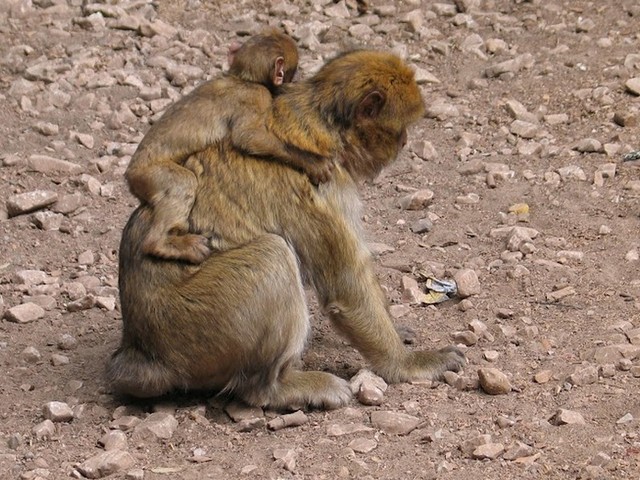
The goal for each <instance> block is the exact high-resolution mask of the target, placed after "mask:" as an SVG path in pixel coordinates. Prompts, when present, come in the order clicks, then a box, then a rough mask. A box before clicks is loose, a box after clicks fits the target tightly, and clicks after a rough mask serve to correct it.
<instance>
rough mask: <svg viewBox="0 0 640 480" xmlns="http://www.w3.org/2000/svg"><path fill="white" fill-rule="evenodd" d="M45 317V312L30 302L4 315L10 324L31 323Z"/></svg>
mask: <svg viewBox="0 0 640 480" xmlns="http://www.w3.org/2000/svg"><path fill="white" fill-rule="evenodd" d="M44 315H45V311H44V309H43V308H42V307H41V306H40V305H36V304H35V303H31V302H28V303H23V304H22V305H17V306H15V307H12V308H10V309H8V310H7V311H6V312H5V313H4V318H6V319H7V320H8V321H9V322H14V323H29V322H34V321H36V320H38V319H40V318H42V317H44Z"/></svg>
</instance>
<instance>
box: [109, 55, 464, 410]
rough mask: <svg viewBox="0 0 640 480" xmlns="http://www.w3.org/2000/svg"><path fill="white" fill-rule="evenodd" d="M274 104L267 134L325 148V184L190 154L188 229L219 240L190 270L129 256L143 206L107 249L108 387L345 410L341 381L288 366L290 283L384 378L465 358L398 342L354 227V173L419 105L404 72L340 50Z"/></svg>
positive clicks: (385, 154)
mask: <svg viewBox="0 0 640 480" xmlns="http://www.w3.org/2000/svg"><path fill="white" fill-rule="evenodd" d="M275 107H276V115H274V118H276V119H277V123H276V124H274V125H272V128H273V130H274V131H275V132H276V133H277V135H279V136H280V137H281V138H282V139H283V140H284V141H286V142H289V143H291V144H293V145H294V146H298V147H300V148H302V149H304V150H308V151H315V152H316V153H318V154H319V155H321V156H325V154H326V153H327V152H338V154H337V156H336V163H337V165H336V170H335V174H334V178H333V180H332V181H330V182H328V183H327V184H323V185H321V186H320V187H314V186H313V185H312V184H311V183H310V182H309V180H308V179H307V177H305V176H304V175H302V174H300V173H298V172H296V171H294V170H292V169H289V168H287V167H285V166H282V165H278V164H275V163H269V162H261V161H259V160H254V159H252V158H250V157H247V156H244V155H243V154H242V153H241V152H238V151H235V150H233V148H232V147H231V146H230V145H229V144H225V143H223V144H221V145H219V146H218V147H217V148H213V147H212V148H209V149H208V150H206V151H204V152H203V153H201V154H198V155H196V156H194V157H192V158H191V159H190V160H189V161H188V165H189V166H190V168H192V169H193V170H194V171H195V172H196V173H197V175H198V177H199V189H198V192H197V197H196V203H195V205H194V208H193V211H192V215H191V219H190V221H191V225H192V228H193V229H194V230H195V231H199V232H203V233H204V234H205V235H208V236H210V237H211V239H212V244H213V246H214V248H217V249H218V251H217V252H215V253H214V254H213V255H212V256H211V257H210V258H208V259H207V260H205V262H203V263H202V265H200V266H197V267H196V266H189V265H184V264H180V263H177V262H170V261H162V260H158V259H154V258H151V257H148V256H145V255H143V254H142V253H141V247H140V245H141V239H142V238H144V234H145V231H146V229H147V228H148V227H149V222H150V215H149V213H150V212H149V211H148V210H147V209H146V208H144V207H140V208H138V209H137V210H136V211H135V212H134V213H133V215H132V217H131V218H130V220H129V223H128V224H127V227H126V228H125V231H124V233H123V237H122V244H121V248H120V298H121V304H122V315H123V321H124V329H123V337H122V344H121V346H120V348H119V349H118V350H117V351H116V352H115V353H114V355H113V357H112V358H111V360H110V362H109V365H108V376H109V378H110V380H111V382H112V385H113V387H114V389H115V390H116V391H119V392H122V393H127V394H130V395H134V396H138V397H149V396H156V395H160V394H163V393H165V392H168V391H170V390H172V389H174V388H178V389H200V388H211V389H217V390H222V389H224V390H226V391H229V392H232V393H233V394H235V395H236V396H238V397H240V398H242V399H243V400H245V401H246V402H248V403H250V404H253V405H262V406H270V407H272V408H295V407H299V406H314V407H324V408H335V407H339V406H341V405H344V404H345V403H347V402H348V400H349V398H350V396H351V394H350V391H349V387H348V385H347V383H346V382H345V381H344V380H342V379H340V378H338V377H336V376H334V375H331V374H329V373H324V372H305V371H300V370H298V369H297V367H296V363H297V361H298V360H299V358H300V355H301V353H302V350H303V348H304V344H305V341H306V338H307V335H308V331H309V320H308V313H307V306H306V304H305V296H304V292H303V288H302V278H304V279H305V280H307V281H308V282H309V283H310V284H311V285H312V286H313V287H314V289H315V291H316V293H317V295H318V300H319V302H320V305H321V306H322V308H323V310H324V312H325V313H326V314H327V315H328V316H329V318H330V319H331V320H332V322H333V324H334V325H335V326H336V328H337V329H338V330H339V331H340V332H342V333H343V334H344V335H345V336H346V337H347V338H348V339H349V341H350V342H351V344H352V345H353V346H355V347H356V348H357V349H358V350H359V351H360V352H361V353H362V355H363V356H364V357H365V358H366V359H367V361H368V362H369V363H370V365H371V367H372V368H373V369H374V370H375V371H376V372H377V373H378V374H380V375H382V376H383V377H384V378H385V379H386V380H388V381H391V382H399V381H407V380H414V379H434V378H439V377H440V376H441V375H442V373H443V372H445V371H446V370H458V369H459V368H460V367H461V366H462V365H463V364H464V362H465V360H464V356H463V355H462V353H461V352H460V351H459V350H457V349H455V348H453V347H447V348H445V349H442V350H438V351H433V350H432V351H409V350H407V349H406V348H405V346H404V345H403V343H402V341H401V340H400V338H399V337H398V334H397V333H396V331H395V329H394V326H393V323H392V321H391V319H390V316H389V313H388V310H387V301H386V299H385V296H384V293H383V291H382V289H381V288H380V285H379V283H378V280H377V279H376V277H375V275H374V273H373V266H372V262H371V258H370V254H369V252H368V251H367V249H366V246H365V244H364V241H363V239H362V237H361V234H360V213H359V199H358V193H357V188H356V183H355V182H356V180H359V179H361V178H366V177H371V176H373V175H375V174H377V173H378V172H379V170H380V169H382V168H383V167H384V166H385V165H386V164H388V163H389V162H391V161H392V160H394V159H395V158H396V156H397V154H398V152H399V151H400V149H401V148H402V147H403V145H404V144H405V143H406V129H407V127H408V126H409V125H410V124H411V123H413V122H414V121H416V120H417V119H418V118H419V117H420V116H421V115H422V112H423V109H424V106H423V102H422V98H421V96H420V91H419V89H418V87H417V85H416V83H415V81H414V78H413V72H412V71H411V70H410V69H409V68H408V67H407V66H406V65H405V64H404V63H402V61H401V60H400V59H398V58H397V57H395V56H394V55H391V54H387V53H380V52H370V51H355V52H350V53H346V54H343V55H341V56H339V57H337V58H335V59H334V60H331V61H329V62H328V63H327V64H326V65H325V66H324V67H323V68H322V69H321V70H320V71H319V72H318V73H317V74H316V75H314V76H313V77H311V78H310V79H308V80H305V81H303V82H299V83H298V84H293V85H292V86H291V88H290V89H289V90H288V91H287V92H286V93H284V94H282V95H280V96H279V97H278V99H277V100H276V102H275Z"/></svg>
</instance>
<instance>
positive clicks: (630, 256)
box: [624, 248, 640, 262]
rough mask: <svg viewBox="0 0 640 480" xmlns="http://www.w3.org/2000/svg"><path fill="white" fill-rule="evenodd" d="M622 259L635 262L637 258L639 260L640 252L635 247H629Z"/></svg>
mask: <svg viewBox="0 0 640 480" xmlns="http://www.w3.org/2000/svg"><path fill="white" fill-rule="evenodd" d="M624 259H625V260H626V261H627V262H637V261H638V260H640V252H639V251H638V249H637V248H634V249H631V250H629V251H628V252H627V253H626V255H625V256H624Z"/></svg>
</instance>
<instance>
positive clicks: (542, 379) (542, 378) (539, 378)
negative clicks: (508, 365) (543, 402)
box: [533, 370, 553, 384]
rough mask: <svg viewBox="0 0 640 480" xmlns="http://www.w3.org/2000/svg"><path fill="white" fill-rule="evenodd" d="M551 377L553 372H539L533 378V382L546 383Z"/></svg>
mask: <svg viewBox="0 0 640 480" xmlns="http://www.w3.org/2000/svg"><path fill="white" fill-rule="evenodd" d="M552 375H553V372H552V371H551V370H542V371H541V372H537V373H536V374H535V375H534V376H533V380H534V382H536V383H540V384H542V383H547V382H548V381H549V380H551V377H552Z"/></svg>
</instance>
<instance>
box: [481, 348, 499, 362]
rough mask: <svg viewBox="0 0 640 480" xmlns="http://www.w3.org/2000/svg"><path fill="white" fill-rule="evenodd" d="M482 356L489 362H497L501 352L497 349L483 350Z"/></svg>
mask: <svg viewBox="0 0 640 480" xmlns="http://www.w3.org/2000/svg"><path fill="white" fill-rule="evenodd" d="M482 356H483V357H484V359H485V360H486V361H487V362H495V361H496V360H498V358H500V353H498V352H496V351H495V350H485V351H484V352H482Z"/></svg>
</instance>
